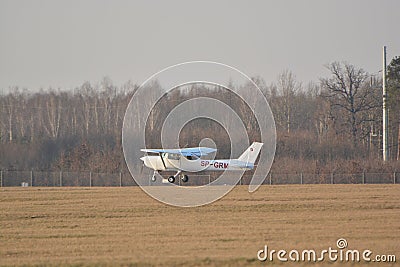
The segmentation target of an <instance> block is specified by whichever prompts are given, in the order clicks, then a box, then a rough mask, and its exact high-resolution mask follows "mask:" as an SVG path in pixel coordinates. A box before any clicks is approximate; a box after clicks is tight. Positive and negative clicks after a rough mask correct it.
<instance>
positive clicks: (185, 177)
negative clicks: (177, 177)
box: [181, 174, 189, 183]
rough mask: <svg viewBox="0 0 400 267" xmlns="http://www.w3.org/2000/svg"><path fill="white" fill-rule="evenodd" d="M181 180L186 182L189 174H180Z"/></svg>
mask: <svg viewBox="0 0 400 267" xmlns="http://www.w3.org/2000/svg"><path fill="white" fill-rule="evenodd" d="M181 180H182V182H184V183H186V182H187V181H189V176H187V175H186V174H185V175H182V177H181Z"/></svg>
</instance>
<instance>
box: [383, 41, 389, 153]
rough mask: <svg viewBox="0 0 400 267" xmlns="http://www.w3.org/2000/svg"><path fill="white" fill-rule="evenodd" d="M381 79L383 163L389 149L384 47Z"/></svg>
mask: <svg viewBox="0 0 400 267" xmlns="http://www.w3.org/2000/svg"><path fill="white" fill-rule="evenodd" d="M382 76H383V77H382V78H383V86H382V97H383V99H382V100H383V103H382V104H383V105H382V106H383V117H382V124H383V126H382V132H383V145H382V146H383V147H382V148H383V149H382V152H383V155H382V158H383V161H388V160H389V147H388V141H389V140H388V126H389V125H388V124H389V120H388V112H387V107H386V103H387V91H386V46H383V69H382Z"/></svg>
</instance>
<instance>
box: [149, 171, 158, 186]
mask: <svg viewBox="0 0 400 267" xmlns="http://www.w3.org/2000/svg"><path fill="white" fill-rule="evenodd" d="M156 173H157V174H158V171H154V172H153V176H151V178H150V181H152V182H153V183H154V182H155V181H156V180H157V177H156Z"/></svg>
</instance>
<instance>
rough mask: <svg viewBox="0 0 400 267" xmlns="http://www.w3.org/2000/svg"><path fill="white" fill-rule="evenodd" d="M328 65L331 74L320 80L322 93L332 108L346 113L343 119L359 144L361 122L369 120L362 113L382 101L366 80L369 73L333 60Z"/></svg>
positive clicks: (353, 138) (354, 142)
mask: <svg viewBox="0 0 400 267" xmlns="http://www.w3.org/2000/svg"><path fill="white" fill-rule="evenodd" d="M327 68H328V69H329V70H330V72H331V74H332V76H331V77H330V78H324V79H321V85H322V87H323V90H324V91H323V92H322V96H323V97H325V98H326V99H327V100H328V101H329V103H330V105H331V107H333V108H338V109H339V111H341V112H343V115H344V118H341V119H344V125H347V128H348V129H349V131H350V134H351V136H352V142H353V145H354V146H357V143H358V139H359V129H360V125H361V124H362V123H363V122H365V121H367V120H368V118H365V116H364V115H365V114H363V113H365V112H366V111H370V110H372V109H375V108H377V107H378V106H380V103H379V101H378V100H377V98H376V96H375V93H374V90H373V88H372V87H371V86H368V84H367V83H366V80H367V78H368V77H369V75H368V73H367V72H365V71H364V70H363V69H361V68H357V67H355V66H354V65H351V64H349V63H347V62H343V63H339V62H333V63H331V64H329V65H327Z"/></svg>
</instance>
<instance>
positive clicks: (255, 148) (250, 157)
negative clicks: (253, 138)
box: [238, 142, 264, 164]
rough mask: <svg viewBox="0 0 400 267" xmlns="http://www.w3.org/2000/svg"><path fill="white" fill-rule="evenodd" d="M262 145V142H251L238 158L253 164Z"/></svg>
mask: <svg viewBox="0 0 400 267" xmlns="http://www.w3.org/2000/svg"><path fill="white" fill-rule="evenodd" d="M263 145H264V143H258V142H253V143H252V144H251V146H250V147H249V148H248V149H246V151H244V152H243V154H242V155H240V157H239V158H238V160H240V161H244V162H248V163H252V164H254V162H255V161H256V159H257V156H258V154H260V151H261V148H262V146H263Z"/></svg>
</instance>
